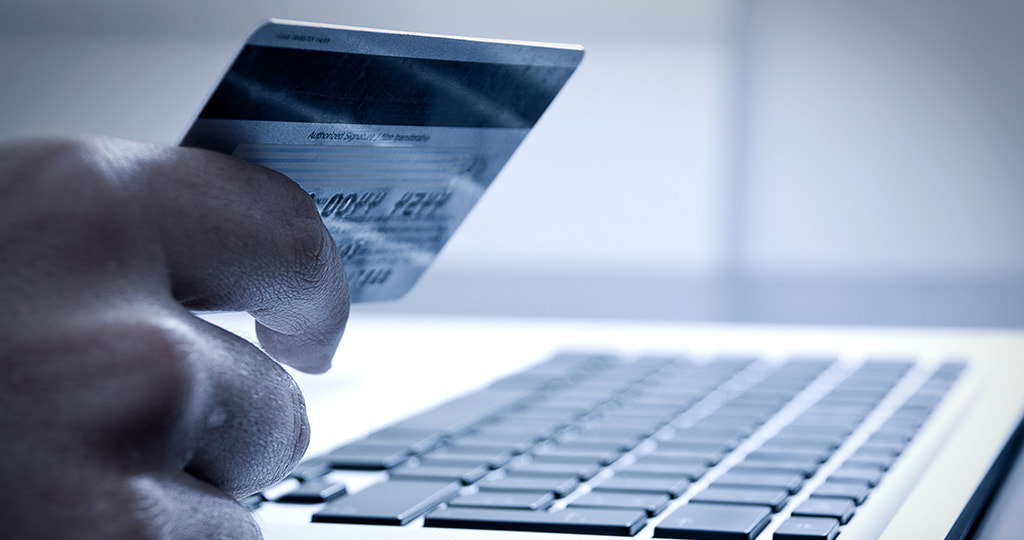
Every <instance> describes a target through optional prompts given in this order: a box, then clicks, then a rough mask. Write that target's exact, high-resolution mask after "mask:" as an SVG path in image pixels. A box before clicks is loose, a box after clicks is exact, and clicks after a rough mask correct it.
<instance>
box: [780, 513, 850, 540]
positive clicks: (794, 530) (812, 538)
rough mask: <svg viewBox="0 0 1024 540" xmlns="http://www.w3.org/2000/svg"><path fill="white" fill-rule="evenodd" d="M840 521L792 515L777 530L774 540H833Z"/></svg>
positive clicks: (837, 531)
mask: <svg viewBox="0 0 1024 540" xmlns="http://www.w3.org/2000/svg"><path fill="white" fill-rule="evenodd" d="M838 534H839V522H838V521H836V520H834V519H832V518H817V517H791V518H789V519H787V520H786V521H783V522H782V525H780V526H779V528H778V529H776V530H775V536H773V537H772V538H773V539H774V540H833V539H834V538H835V537H836V536H837V535H838Z"/></svg>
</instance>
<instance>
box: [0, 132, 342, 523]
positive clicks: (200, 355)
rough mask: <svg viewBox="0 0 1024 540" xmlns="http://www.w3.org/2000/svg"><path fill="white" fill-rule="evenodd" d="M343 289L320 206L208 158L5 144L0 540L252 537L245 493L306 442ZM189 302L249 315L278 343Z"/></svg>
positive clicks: (291, 187) (243, 167)
mask: <svg viewBox="0 0 1024 540" xmlns="http://www.w3.org/2000/svg"><path fill="white" fill-rule="evenodd" d="M348 306H349V297H348V286H347V284H346V282H345V275H344V272H343V269H342V265H341V261H340V258H339V256H338V254H337V250H336V249H335V247H334V243H333V241H332V240H331V238H330V235H329V234H328V233H327V231H326V229H325V228H324V226H323V223H322V222H321V221H320V218H319V216H318V215H317V212H316V210H315V208H314V205H313V204H312V201H311V199H310V197H309V196H308V195H307V194H306V193H304V192H303V190H302V189H301V188H299V187H298V186H297V185H295V184H294V183H292V182H291V181H290V180H288V179H287V178H286V177H284V176H282V175H280V174H277V173H275V172H273V171H270V170H268V169H264V168H260V167H257V166H254V165H250V164H247V163H244V162H241V161H237V160H234V159H232V158H230V157H227V156H224V155H220V154H217V153H213V152H209V151H204V150H197V149H189V148H175V147H171V148H160V147H152V146H147V145H142V144H137V143H130V142H127V141H120V140H112V139H80V140H59V141H58V140H54V141H32V142H15V143H7V144H3V145H0V472H2V476H0V480H2V487H0V493H2V495H0V523H2V525H0V527H2V529H3V530H4V533H3V535H4V536H5V537H7V538H77V537H89V538H218V537H227V538H248V537H256V538H258V537H259V536H260V533H259V530H258V528H257V527H256V525H255V524H254V522H253V520H252V518H251V517H250V515H249V513H248V512H247V511H246V510H244V509H243V508H242V507H241V506H240V505H238V504H237V503H236V499H237V498H240V497H243V496H245V495H248V494H251V493H254V492H257V491H259V490H260V489H262V488H264V487H266V486H268V485H270V484H272V483H274V482H276V481H277V480H279V479H280V478H282V477H283V476H284V475H286V474H287V472H288V471H289V470H290V469H291V467H293V466H294V465H295V463H296V462H297V461H298V460H299V458H300V457H301V456H302V454H303V453H304V452H305V449H306V445H307V443H308V440H309V439H308V423H307V420H306V414H305V406H304V403H303V400H302V396H301V394H300V393H299V391H298V389H297V387H296V385H295V383H294V381H293V380H292V379H291V377H290V376H289V375H288V374H287V373H286V372H285V371H284V370H283V369H282V368H281V367H280V366H279V365H278V364H277V362H275V361H274V360H273V359H271V357H273V358H276V359H277V360H279V361H281V362H284V363H286V364H289V365H291V366H294V367H295V368H298V369H300V370H303V371H308V372H322V371H325V370H327V369H328V368H329V367H330V362H331V358H332V356H333V354H334V351H335V349H336V347H337V344H338V341H339V339H340V338H341V334H342V332H343V330H344V327H345V322H346V320H347V318H348ZM190 309H200V310H207V309H214V310H245V311H248V312H249V313H251V314H252V315H253V316H254V317H255V318H256V321H257V336H258V337H259V340H260V342H261V344H262V346H263V348H264V349H265V350H266V351H267V353H269V356H268V354H265V353H264V352H262V351H261V350H260V349H258V348H257V347H255V346H253V345H251V344H249V343H248V342H246V341H244V340H242V339H240V338H238V337H236V336H234V335H231V334H229V333H227V332H225V331H223V330H221V329H219V328H217V327H214V326H212V325H210V324H207V323H205V322H204V321H202V320H200V319H198V318H196V317H195V316H193V315H192V313H191V312H190V311H189V310H190Z"/></svg>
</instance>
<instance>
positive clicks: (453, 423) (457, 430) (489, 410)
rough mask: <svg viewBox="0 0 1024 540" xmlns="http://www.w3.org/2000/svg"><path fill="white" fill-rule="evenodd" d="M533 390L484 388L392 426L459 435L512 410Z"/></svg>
mask: <svg viewBox="0 0 1024 540" xmlns="http://www.w3.org/2000/svg"><path fill="white" fill-rule="evenodd" d="M533 393H534V392H533V390H532V389H521V388H516V389H502V390H498V389H486V390H481V391H479V392H474V393H472V394H467V395H464V396H461V397H457V398H455V399H453V400H451V401H448V402H445V403H442V404H440V405H438V406H436V407H434V408H432V409H429V410H427V411H425V412H422V413H420V414H417V415H415V416H413V417H411V418H407V419H405V420H402V421H400V422H398V423H396V424H394V425H392V426H391V427H392V428H394V429H417V430H424V431H431V432H434V433H443V434H445V435H448V436H456V435H460V434H462V433H465V432H467V431H469V430H470V429H472V428H474V427H475V426H477V425H478V424H480V423H481V422H483V421H484V420H486V419H488V418H490V417H493V416H496V415H497V414H499V413H502V412H505V411H508V410H510V409H511V408H513V407H514V406H515V405H518V404H519V403H521V402H522V401H523V400H525V399H526V398H527V397H529V396H530V395H531V394H533Z"/></svg>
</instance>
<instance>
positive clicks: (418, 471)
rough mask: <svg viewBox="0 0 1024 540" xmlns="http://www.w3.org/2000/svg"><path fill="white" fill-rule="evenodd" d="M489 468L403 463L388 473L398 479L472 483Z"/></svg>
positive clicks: (485, 474)
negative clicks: (403, 464)
mask: <svg viewBox="0 0 1024 540" xmlns="http://www.w3.org/2000/svg"><path fill="white" fill-rule="evenodd" d="M489 472H491V469H490V468H489V467H488V466H487V465H477V464H472V465H431V464H426V465H405V466H402V467H398V468H397V469H392V470H391V471H390V472H389V473H388V474H389V476H391V478H394V479H400V480H453V481H458V482H462V483H463V484H467V485H468V484H472V483H473V482H476V481H478V480H480V479H481V478H483V477H484V476H487V473H489Z"/></svg>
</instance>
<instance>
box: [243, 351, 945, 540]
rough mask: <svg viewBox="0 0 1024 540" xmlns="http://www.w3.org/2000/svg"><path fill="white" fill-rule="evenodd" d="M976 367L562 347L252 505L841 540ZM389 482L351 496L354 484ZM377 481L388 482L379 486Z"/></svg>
mask: <svg viewBox="0 0 1024 540" xmlns="http://www.w3.org/2000/svg"><path fill="white" fill-rule="evenodd" d="M964 367H965V364H964V363H962V362H958V361H949V362H946V363H943V364H941V365H939V366H938V367H935V368H926V367H924V366H921V365H918V364H916V363H915V362H913V361H909V360H897V359H865V360H864V361H863V362H861V363H859V364H856V365H852V364H850V363H846V362H839V361H837V360H836V359H833V358H829V357H819V356H815V357H794V358H790V359H789V360H787V361H785V362H782V363H768V362H764V361H759V360H758V359H757V358H756V357H744V356H723V357H718V358H715V359H713V360H712V361H707V362H697V361H694V360H691V359H689V358H687V357H685V356H667V355H658V356H640V357H634V358H629V359H622V358H618V357H616V356H614V355H608V354H588V353H580V352H566V353H562V354H558V355H555V356H554V357H552V358H551V359H549V360H547V361H545V362H543V363H540V364H536V365H534V366H531V367H528V368H526V369H524V370H522V371H520V372H519V373H516V374H514V375H511V376H508V377H506V378H504V379H501V380H499V381H497V382H495V383H493V384H491V385H490V386H489V387H487V388H484V389H482V390H478V391H476V392H473V393H470V394H466V395H463V396H461V397H458V398H456V399H453V400H451V401H448V402H447V403H443V404H441V405H439V406H437V407H434V408H432V409H430V410H427V411H425V412H422V413H420V414H418V415H415V416H413V417H410V418H407V419H405V420H402V421H399V422H397V423H394V424H392V425H390V426H388V427H386V428H383V429H381V430H379V431H377V432H375V433H372V434H370V435H368V436H366V437H365V438H363V439H361V440H358V441H354V442H351V443H348V444H345V445H343V446H340V447H338V448H335V449H334V450H332V451H330V452H328V453H327V454H324V455H320V456H316V457H313V458H310V459H307V460H305V461H304V462H303V463H301V464H300V465H299V466H298V467H296V469H295V470H294V471H293V473H292V475H291V477H290V478H289V479H288V480H286V481H285V482H283V483H282V484H281V485H280V486H277V487H275V488H272V489H270V490H267V491H266V492H264V493H263V494H260V495H256V496H254V497H252V498H250V499H249V500H247V501H246V503H247V504H249V505H250V506H252V507H256V506H259V505H266V504H289V505H309V509H310V513H311V514H312V521H314V522H321V523H355V524H376V525H384V526H417V527H418V526H425V527H446V528H463V529H486V530H513V531H537V532H545V533H559V532H561V533H580V534H597V535H612V536H633V535H636V534H638V533H639V532H641V531H643V530H645V528H646V527H650V528H652V529H653V531H651V530H648V531H647V535H648V536H650V535H651V532H653V536H654V537H657V538H693V539H704V538H707V539H712V538H748V539H749V538H754V537H755V536H757V535H758V534H760V533H761V532H762V531H763V530H764V529H765V528H766V527H767V526H768V524H769V522H771V521H772V520H773V519H775V518H778V519H776V522H777V523H778V526H777V529H776V530H775V532H774V538H776V539H809V538H824V539H831V538H834V537H835V536H836V535H838V534H839V532H840V531H841V530H842V527H843V526H844V525H845V524H847V523H849V521H850V520H851V519H856V513H857V507H858V506H859V505H860V504H861V503H863V502H864V501H865V500H866V499H867V498H868V497H870V494H871V491H872V490H873V489H874V488H875V487H876V486H877V485H878V484H879V483H880V482H884V481H885V475H886V472H887V471H888V470H889V468H890V467H891V466H893V464H894V463H895V462H896V461H897V460H898V459H899V456H900V454H901V453H902V452H903V449H904V448H905V446H906V445H907V444H908V443H909V442H910V441H911V440H912V439H913V437H914V435H915V433H916V432H917V431H918V429H919V428H920V426H921V425H922V424H923V423H924V421H925V420H926V419H927V417H928V416H929V414H930V413H931V412H932V410H933V409H934V408H935V407H936V406H937V405H938V404H939V403H940V401H941V400H942V398H943V396H944V395H945V394H946V393H947V391H948V390H949V388H950V387H951V386H952V385H953V384H954V382H955V381H956V379H957V377H958V376H959V374H960V373H961V372H962V371H963V369H964ZM367 471H379V472H378V474H377V475H371V476H373V477H374V478H376V480H374V481H373V482H371V483H370V485H369V486H368V487H363V486H360V487H361V489H359V490H353V491H354V493H348V490H347V486H346V484H345V476H346V474H345V473H350V472H367ZM377 480H379V481H377Z"/></svg>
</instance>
